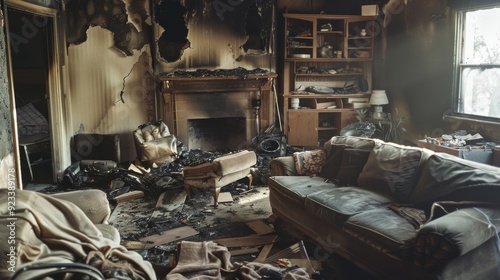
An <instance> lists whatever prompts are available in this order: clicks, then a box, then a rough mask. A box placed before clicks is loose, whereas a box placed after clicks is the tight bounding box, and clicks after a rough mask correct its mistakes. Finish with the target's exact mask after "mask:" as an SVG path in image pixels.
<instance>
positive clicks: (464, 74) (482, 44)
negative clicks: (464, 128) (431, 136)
mask: <svg viewBox="0 0 500 280" xmlns="http://www.w3.org/2000/svg"><path fill="white" fill-rule="evenodd" d="M457 23H458V28H457V36H456V47H457V50H456V54H457V56H456V59H457V61H456V79H455V81H456V84H455V90H454V92H455V96H454V99H453V100H454V105H453V106H454V110H453V111H454V113H456V114H459V115H463V116H466V117H470V118H475V119H483V120H493V121H500V5H497V6H494V7H491V6H490V7H481V8H475V9H471V8H468V9H460V10H458V14H457Z"/></svg>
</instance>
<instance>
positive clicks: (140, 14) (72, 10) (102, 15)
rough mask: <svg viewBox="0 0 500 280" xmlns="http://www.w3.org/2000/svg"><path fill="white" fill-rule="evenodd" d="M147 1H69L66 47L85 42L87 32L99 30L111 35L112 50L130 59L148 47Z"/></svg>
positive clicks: (149, 27)
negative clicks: (94, 29) (113, 47)
mask: <svg viewBox="0 0 500 280" xmlns="http://www.w3.org/2000/svg"><path fill="white" fill-rule="evenodd" d="M148 3H149V2H148V1H145V0H129V1H128V2H124V1H119V0H73V1H68V4H67V5H66V10H67V25H68V38H67V41H68V44H81V43H83V42H85V41H86V40H87V31H88V30H89V28H90V27H92V26H100V27H102V28H104V29H107V30H109V31H111V32H112V33H113V39H114V46H115V47H116V48H117V49H118V50H120V51H121V52H123V54H124V55H127V56H130V55H133V50H140V49H142V47H144V45H146V44H149V41H150V31H151V26H150V24H148V23H147V22H146V20H147V18H148V17H149V15H148V12H147V10H146V7H147V6H146V5H148Z"/></svg>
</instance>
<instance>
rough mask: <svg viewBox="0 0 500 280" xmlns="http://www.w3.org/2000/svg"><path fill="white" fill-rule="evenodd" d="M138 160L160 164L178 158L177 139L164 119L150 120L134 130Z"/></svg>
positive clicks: (149, 163) (147, 163) (150, 163)
mask: <svg viewBox="0 0 500 280" xmlns="http://www.w3.org/2000/svg"><path fill="white" fill-rule="evenodd" d="M133 136H134V142H135V149H136V151H137V157H138V160H139V161H140V162H141V163H143V164H146V165H153V164H156V165H160V164H162V163H164V162H172V161H174V160H175V159H176V158H177V139H176V138H175V136H174V135H172V134H170V131H169V129H168V127H167V125H166V124H165V123H164V122H163V121H161V120H160V121H155V122H148V123H145V124H143V125H140V126H139V127H138V128H137V129H136V130H134V132H133Z"/></svg>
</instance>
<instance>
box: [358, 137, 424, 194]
mask: <svg viewBox="0 0 500 280" xmlns="http://www.w3.org/2000/svg"><path fill="white" fill-rule="evenodd" d="M432 153H433V151H431V150H427V149H422V148H416V147H410V146H403V145H398V144H394V143H378V144H377V145H376V146H375V148H373V150H372V152H371V154H370V157H369V158H368V161H367V163H366V165H365V167H364V168H363V171H362V172H361V174H360V175H359V179H358V184H359V186H360V187H363V188H366V189H370V190H373V191H376V192H379V193H381V194H385V195H388V196H389V197H391V198H393V199H394V200H395V201H398V202H406V201H408V199H409V197H410V195H411V194H412V192H413V190H414V188H415V185H416V184H417V182H418V178H419V176H420V172H421V169H422V166H423V163H424V162H425V161H426V160H427V158H428V157H429V156H430V155H431V154H432Z"/></svg>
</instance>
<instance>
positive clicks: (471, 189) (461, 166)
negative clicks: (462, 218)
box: [410, 153, 500, 204]
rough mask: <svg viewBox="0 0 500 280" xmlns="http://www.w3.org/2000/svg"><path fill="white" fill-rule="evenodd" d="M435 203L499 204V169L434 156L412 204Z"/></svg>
mask: <svg viewBox="0 0 500 280" xmlns="http://www.w3.org/2000/svg"><path fill="white" fill-rule="evenodd" d="M435 200H455V201H464V200H467V201H485V202H495V203H500V168H498V167H495V166H491V165H487V164H484V163H479V162H474V161H470V160H466V159H462V158H459V157H456V156H452V155H449V154H445V153H434V154H433V155H431V156H430V157H429V158H428V159H427V161H426V163H425V164H424V166H423V168H422V174H421V175H420V178H419V180H418V183H417V185H416V187H415V191H414V192H413V194H412V195H411V197H410V201H411V202H412V203H413V204H419V203H425V202H426V201H435Z"/></svg>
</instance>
